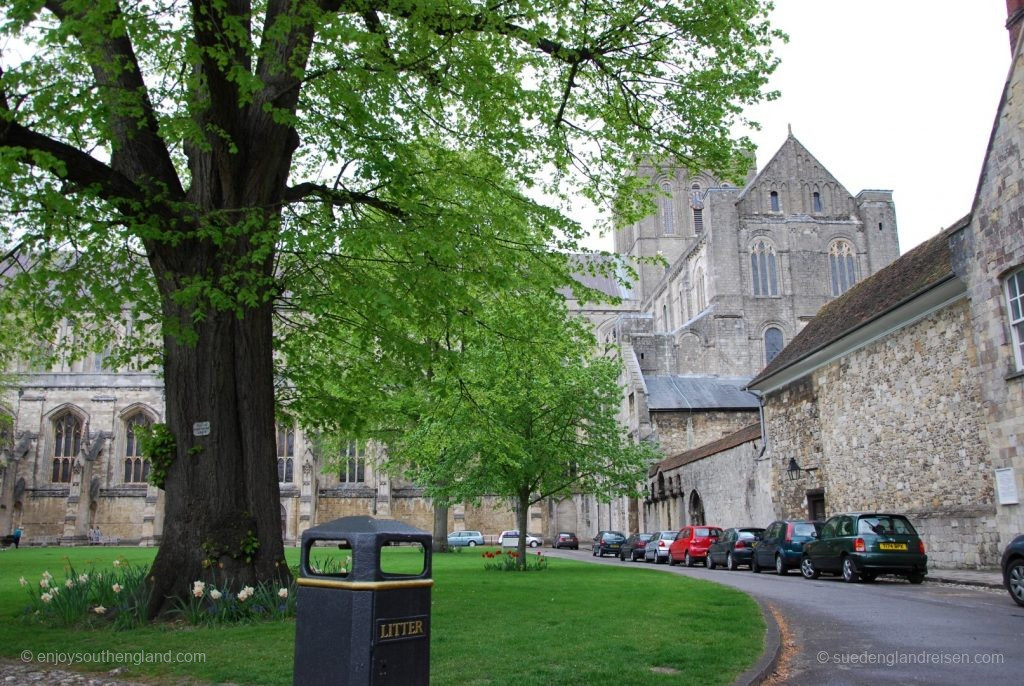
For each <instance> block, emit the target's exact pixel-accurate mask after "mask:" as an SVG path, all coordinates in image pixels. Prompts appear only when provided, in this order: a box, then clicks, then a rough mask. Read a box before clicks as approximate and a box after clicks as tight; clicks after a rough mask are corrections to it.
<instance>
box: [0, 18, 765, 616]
mask: <svg viewBox="0 0 1024 686" xmlns="http://www.w3.org/2000/svg"><path fill="white" fill-rule="evenodd" d="M768 5H769V3H767V2H766V1H764V0H688V1H686V2H682V1H679V2H673V1H669V0H541V1H540V2H538V1H536V0H530V1H526V0H508V1H500V0H456V1H452V0H444V1H441V0H257V1H255V2H253V1H252V0H191V2H184V1H182V0H9V1H8V2H5V3H4V5H3V8H2V9H0V24H2V28H0V31H2V33H3V36H4V41H5V43H4V45H5V47H4V52H3V54H2V57H0V186H2V190H3V193H2V197H0V208H2V211H3V213H4V215H5V221H4V226H3V231H4V232H5V243H6V245H5V248H6V249H7V251H8V255H9V256H14V255H17V256H18V264H20V265H23V266H26V267H28V268H27V269H25V270H23V271H20V272H19V273H17V274H13V273H9V274H8V277H9V280H8V281H7V282H6V288H5V295H4V298H5V299H6V300H7V304H6V305H5V307H6V308H7V309H8V310H10V309H11V308H12V307H15V305H14V304H13V303H17V305H16V306H17V307H18V308H19V311H18V315H17V316H18V318H19V320H20V324H19V325H20V326H23V327H24V328H25V330H26V331H34V332H35V333H36V334H37V335H46V334H47V333H48V332H49V331H52V330H53V327H54V324H55V322H57V321H60V320H64V321H66V322H67V323H68V324H69V325H70V326H71V328H72V330H73V331H75V333H76V335H75V336H74V340H75V341H76V342H81V341H83V340H86V339H91V340H94V341H96V342H95V345H96V346H97V347H102V346H104V345H108V344H114V343H116V344H118V345H122V346H124V347H123V348H122V350H128V347H129V346H130V345H131V344H132V342H133V341H134V342H136V343H141V344H144V343H145V342H146V341H147V340H148V339H147V338H146V336H145V335H134V334H138V333H139V332H140V331H143V333H144V331H146V330H148V331H150V332H152V331H157V332H159V336H158V338H157V340H159V341H160V345H159V346H158V347H157V349H155V350H154V351H152V352H153V353H154V356H153V358H152V359H155V360H158V361H160V363H162V365H163V369H164V375H165V381H166V407H167V417H166V420H167V425H168V427H169V429H170V432H171V434H172V436H173V437H174V439H175V442H174V450H173V453H172V455H171V457H172V458H173V459H172V460H171V462H170V465H169V469H168V471H167V478H166V482H165V490H166V513H165V515H166V516H165V525H164V540H163V544H162V545H161V548H160V551H159V553H158V556H157V558H156V560H155V562H154V565H153V569H152V573H151V578H152V579H153V584H154V588H153V590H154V595H153V597H154V603H153V606H152V610H153V611H154V612H155V611H157V610H159V609H160V606H161V604H162V603H163V602H164V601H163V599H164V598H165V597H167V596H169V595H175V594H177V595H181V594H184V593H186V592H187V586H188V584H189V582H190V581H191V580H192V579H195V578H198V577H200V576H202V575H203V574H204V573H206V572H205V571H204V570H205V567H204V563H206V564H209V563H210V562H211V561H212V562H218V563H220V564H221V565H223V566H224V569H225V574H226V575H227V576H229V577H231V578H233V579H234V580H235V581H236V582H237V583H252V582H254V581H259V580H265V579H270V578H273V577H275V576H277V575H279V574H281V573H286V572H282V570H283V566H281V565H280V562H281V560H282V559H283V558H282V544H281V536H280V528H279V520H278V517H279V515H278V506H277V498H278V488H277V477H276V474H275V460H274V440H273V424H274V380H275V379H274V358H273V354H272V352H273V348H274V340H273V337H274V325H273V324H274V322H273V318H274V312H275V308H276V307H277V306H278V305H280V304H281V303H280V301H279V298H282V297H290V298H292V299H293V300H296V301H301V302H302V304H303V306H306V305H309V304H310V303H315V302H316V301H317V299H318V298H319V299H330V298H336V297H339V292H338V290H337V289H339V288H342V289H351V292H347V293H343V294H341V295H342V296H343V297H345V298H347V299H349V300H350V301H351V302H352V303H354V304H355V305H358V309H357V310H356V311H357V312H358V313H362V314H359V315H357V316H354V317H353V321H351V322H349V323H350V324H352V325H353V326H354V327H356V328H360V327H361V329H362V330H363V331H365V332H366V333H365V334H359V335H358V336H357V337H356V338H357V339H358V340H359V341H362V342H366V341H370V342H371V344H370V345H368V346H367V347H366V348H365V349H364V352H366V353H368V354H396V355H402V354H406V353H408V354H409V355H410V357H411V358H412V359H414V360H415V359H416V358H417V355H418V353H416V352H415V350H416V349H417V342H409V341H402V337H401V336H395V337H394V338H393V341H395V350H394V351H389V350H386V338H387V337H386V336H385V335H384V334H388V333H394V332H392V331H390V329H389V327H388V325H387V322H386V317H385V316H384V315H386V314H387V312H388V311H389V308H395V309H398V310H400V311H404V310H405V308H407V307H412V306H414V305H417V304H426V305H428V307H426V308H425V310H424V311H425V312H430V311H432V309H431V307H429V306H430V305H434V304H436V303H437V301H439V300H446V299H449V298H451V299H452V300H453V301H455V302H458V301H459V300H460V297H459V279H460V278H462V277H465V278H472V279H478V280H480V281H482V282H488V281H491V280H493V284H492V285H493V286H494V287H502V286H507V285H508V282H509V281H510V280H512V279H513V278H514V274H512V273H508V272H505V271H504V270H502V269H501V267H502V265H503V264H508V263H509V260H507V259H505V258H504V257H503V256H505V255H512V254H516V255H519V254H520V253H521V252H522V251H525V252H527V253H529V254H530V255H533V256H536V257H537V259H541V258H540V255H541V253H542V251H541V250H540V249H539V248H541V247H542V246H537V245H532V244H531V245H525V246H524V245H520V244H519V243H518V242H517V241H516V240H515V239H512V240H509V241H506V242H503V236H502V234H501V231H500V226H501V214H502V212H503V210H504V208H505V207H506V206H507V205H508V204H509V202H510V199H509V198H510V197H511V196H510V195H509V193H510V192H514V194H515V198H517V202H518V199H519V198H521V195H519V192H520V191H521V190H523V189H524V188H526V187H528V186H531V185H535V184H537V183H538V181H539V180H541V179H546V180H547V183H545V184H544V186H545V190H547V191H549V192H553V193H555V194H559V193H566V192H567V189H568V188H569V186H568V185H567V184H566V183H565V182H566V181H567V180H571V178H570V177H572V176H573V174H570V172H573V171H575V172H576V174H575V178H577V179H579V180H580V181H581V183H582V190H583V191H584V192H586V193H588V194H589V195H590V196H591V197H593V198H596V199H601V198H608V197H618V198H619V199H627V200H628V199H631V198H632V197H633V196H631V195H629V194H625V195H623V194H620V195H618V196H615V191H616V190H618V189H620V185H619V184H618V181H619V180H621V179H622V178H624V174H623V172H624V171H625V168H627V167H631V166H632V165H634V164H635V162H636V161H637V160H638V159H640V158H641V157H642V156H654V157H655V158H661V157H665V158H667V157H668V156H672V157H673V158H674V159H675V160H681V161H684V162H686V163H688V164H691V165H701V166H704V165H706V166H710V167H713V168H716V169H719V170H723V171H727V170H729V169H735V168H740V167H742V166H743V164H744V162H743V160H742V155H741V152H742V148H743V147H744V144H743V143H742V142H741V143H736V142H734V141H733V140H732V139H731V138H730V127H731V126H732V125H733V124H734V123H735V120H736V119H737V118H738V117H739V116H740V115H739V113H740V111H741V108H742V107H743V106H744V105H746V104H748V103H752V102H756V101H758V100H759V99H761V98H763V97H764V93H763V91H762V89H763V85H764V82H765V78H766V76H767V74H768V73H769V72H770V71H771V69H772V68H773V66H774V60H773V58H772V56H771V54H770V51H769V43H770V41H771V40H772V37H773V34H772V31H771V30H770V29H769V27H768V25H767V21H766V12H767V7H768ZM465 154H469V155H470V156H471V157H472V158H473V159H474V160H475V162H474V164H473V165H470V166H468V167H466V166H464V165H463V160H464V155H465ZM496 171H500V173H501V175H503V177H504V178H507V179H508V182H500V181H497V182H496V181H495V179H496V178H497V176H496ZM467 189H468V190H470V191H472V192H473V195H474V196H475V200H474V202H475V203H477V204H475V205H473V206H469V205H465V204H463V202H464V200H465V198H466V197H467V195H466V193H467ZM641 204H642V203H641ZM636 209H637V208H636V206H635V204H634V203H632V202H625V203H621V204H620V205H619V210H620V211H622V212H626V213H629V212H632V211H635V210H636ZM523 211H539V208H537V207H536V206H533V205H531V207H530V208H529V209H528V210H523ZM474 215H475V217H476V219H475V220H472V219H471V217H473V216H474ZM562 225H563V226H568V225H567V224H566V223H564V222H562ZM382 252H383V253H384V254H385V255H386V257H385V259H388V260H392V261H394V262H395V263H401V264H404V265H406V266H408V268H409V269H410V271H411V272H412V273H414V274H416V275H418V277H421V278H422V280H421V281H420V280H417V281H415V282H413V283H410V284H403V288H402V289H400V290H397V291H395V290H388V289H385V288H382V287H381V284H377V283H372V282H367V281H366V280H365V279H364V278H362V277H361V276H359V269H358V267H359V266H360V265H361V264H363V263H364V260H371V261H372V260H377V259H380V257H379V256H380V255H381V253H382ZM325 256H326V257H328V258H330V259H331V260H334V261H335V262H340V263H344V264H347V265H348V267H349V272H348V274H347V276H345V278H335V279H334V280H331V281H321V280H318V279H317V278H313V277H315V275H316V272H317V269H318V266H317V264H316V263H317V260H318V259H319V258H321V257H325ZM285 258H288V259H285ZM517 259H518V257H517ZM12 263H13V262H12ZM342 273H344V272H343V271H342V272H335V277H337V276H338V275H339V274H342ZM437 274H447V275H449V276H448V278H447V279H446V280H444V279H440V278H437V277H436V275H437ZM439 282H440V283H442V284H443V285H442V287H440V288H438V283H439ZM435 289H436V290H435ZM471 290H472V292H476V291H475V286H474V288H473V289H471ZM445 311H448V312H453V313H455V314H456V315H458V316H467V314H466V312H467V310H466V309H465V308H463V307H459V306H456V307H452V308H445ZM146 315H148V317H147V316H146ZM375 327H379V328H380V329H382V331H374V328H375ZM129 333H131V334H133V335H129ZM399 342H401V343H400V344H399ZM428 347H429V346H428ZM115 359H117V358H116V357H115ZM122 359H124V358H123V356H122ZM413 364H415V363H413ZM202 422H209V424H210V432H209V434H208V435H205V436H196V435H194V431H193V426H194V425H195V424H196V423H202ZM198 433H202V431H200V432H198Z"/></svg>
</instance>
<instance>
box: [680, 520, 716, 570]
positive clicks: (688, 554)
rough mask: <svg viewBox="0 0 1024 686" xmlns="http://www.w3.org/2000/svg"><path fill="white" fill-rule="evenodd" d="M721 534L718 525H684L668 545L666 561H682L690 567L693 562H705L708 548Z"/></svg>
mask: <svg viewBox="0 0 1024 686" xmlns="http://www.w3.org/2000/svg"><path fill="white" fill-rule="evenodd" d="M721 536H722V528H721V527H718V526H684V527H683V528H682V529H680V530H679V534H678V535H677V536H676V540H674V541H672V545H670V546H669V547H668V563H669V564H670V565H674V564H678V563H680V562H682V563H683V564H684V565H686V566H687V567H692V566H693V565H694V563H695V562H698V561H700V562H705V563H706V562H707V556H708V548H709V547H711V544H712V543H714V542H715V541H717V540H718V539H719V538H721Z"/></svg>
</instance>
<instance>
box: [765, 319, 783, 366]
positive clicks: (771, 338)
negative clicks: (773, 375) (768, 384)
mask: <svg viewBox="0 0 1024 686" xmlns="http://www.w3.org/2000/svg"><path fill="white" fill-rule="evenodd" d="M781 352H782V330H781V329H779V328H777V327H774V326H772V327H769V328H768V329H765V332H764V363H765V364H766V365H767V364H768V363H770V362H771V361H772V360H774V359H775V358H776V357H778V356H779V353H781Z"/></svg>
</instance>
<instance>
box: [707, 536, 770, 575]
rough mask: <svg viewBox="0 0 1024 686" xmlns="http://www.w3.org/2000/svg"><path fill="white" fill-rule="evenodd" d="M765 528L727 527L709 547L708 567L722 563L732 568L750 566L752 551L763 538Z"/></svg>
mask: <svg viewBox="0 0 1024 686" xmlns="http://www.w3.org/2000/svg"><path fill="white" fill-rule="evenodd" d="M762 533H764V529H759V528H756V527H747V528H745V529H739V528H736V527H733V528H731V529H726V530H725V531H723V532H722V535H721V536H720V537H719V538H718V540H717V541H715V542H714V543H712V544H711V546H710V547H709V548H708V562H707V565H708V569H714V568H715V567H717V566H718V565H722V566H724V567H726V568H728V569H730V570H733V571H735V570H737V569H739V568H740V566H741V565H742V566H744V567H748V566H750V553H751V551H753V549H754V545H755V544H756V543H757V541H759V540H760V539H761V534H762Z"/></svg>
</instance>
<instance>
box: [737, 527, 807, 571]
mask: <svg viewBox="0 0 1024 686" xmlns="http://www.w3.org/2000/svg"><path fill="white" fill-rule="evenodd" d="M823 523H824V522H819V521H807V520H804V519H783V520H780V521H777V522H772V523H771V524H769V525H768V528H767V529H765V531H764V534H762V536H761V540H760V541H759V542H758V543H757V545H756V546H754V552H753V555H752V556H751V560H750V571H752V572H754V573H757V572H760V571H761V570H762V569H773V568H774V569H775V573H776V574H778V575H779V576H785V575H786V573H787V572H788V571H789V570H791V569H799V568H800V558H801V557H802V556H803V554H804V544H805V543H807V541H810V540H813V539H815V538H817V537H818V532H819V531H821V526H822V524H823Z"/></svg>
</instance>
